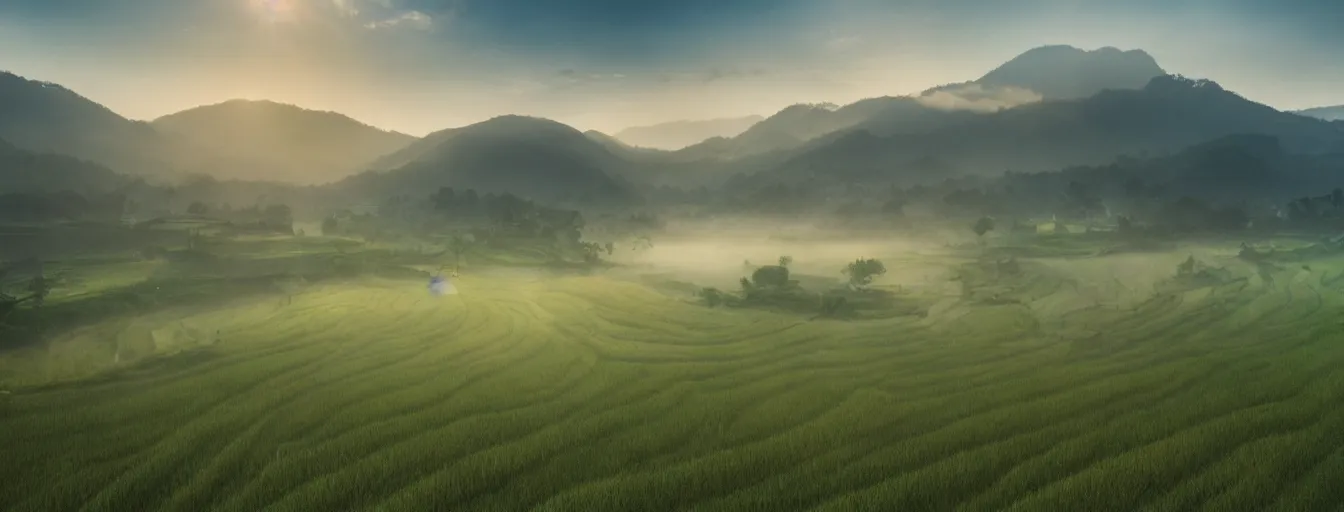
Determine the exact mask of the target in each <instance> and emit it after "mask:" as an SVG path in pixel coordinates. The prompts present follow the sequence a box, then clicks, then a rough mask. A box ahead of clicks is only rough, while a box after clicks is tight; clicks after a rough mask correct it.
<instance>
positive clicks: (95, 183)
mask: <svg viewBox="0 0 1344 512" xmlns="http://www.w3.org/2000/svg"><path fill="white" fill-rule="evenodd" d="M129 183H131V179H130V178H127V177H125V176H121V175H119V174H117V173H114V172H112V171H111V170H109V169H108V168H106V167H103V166H101V165H98V164H94V163H91V162H86V161H83V160H80V159H77V158H74V157H69V156H65V155H57V154H44V153H34V152H31V151H25V150H22V149H19V148H16V147H14V146H13V145H12V144H10V143H8V142H5V141H4V140H0V195H3V194H12V193H26V194H31V193H44V192H59V191H74V192H79V193H107V192H111V191H114V190H118V189H120V188H122V187H124V186H126V185H127V184H129Z"/></svg>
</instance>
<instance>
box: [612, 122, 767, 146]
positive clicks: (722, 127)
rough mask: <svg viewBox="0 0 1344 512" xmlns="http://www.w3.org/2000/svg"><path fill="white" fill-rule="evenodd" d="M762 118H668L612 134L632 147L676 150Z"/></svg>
mask: <svg viewBox="0 0 1344 512" xmlns="http://www.w3.org/2000/svg"><path fill="white" fill-rule="evenodd" d="M764 119H765V118H763V117H761V116H755V115H752V116H742V117H721V118H715V119H701V120H679V121H670V122H666V123H658V124H654V125H648V126H635V127H631V128H626V129H624V130H621V131H619V132H617V133H616V134H615V135H613V137H614V138H615V139H617V140H620V141H622V142H624V143H626V144H628V145H631V146H635V147H643V148H656V149H665V150H675V149H681V148H685V147H687V146H690V145H693V144H697V143H701V142H704V141H706V140H709V139H712V138H715V137H736V136H738V135H740V134H741V133H742V132H745V131H747V129H749V128H751V127H752V125H755V124H756V123H759V122H761V121H762V120H764Z"/></svg>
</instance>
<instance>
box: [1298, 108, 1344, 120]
mask: <svg viewBox="0 0 1344 512" xmlns="http://www.w3.org/2000/svg"><path fill="white" fill-rule="evenodd" d="M1297 113H1298V114H1302V115H1304V116H1308V117H1314V118H1317V119H1324V120H1326V121H1344V105H1337V106H1334V107H1316V108H1309V109H1306V110H1299V111H1297Z"/></svg>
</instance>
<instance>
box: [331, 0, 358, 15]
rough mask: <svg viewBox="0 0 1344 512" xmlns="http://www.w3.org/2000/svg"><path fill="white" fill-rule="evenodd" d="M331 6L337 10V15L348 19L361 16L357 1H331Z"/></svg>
mask: <svg viewBox="0 0 1344 512" xmlns="http://www.w3.org/2000/svg"><path fill="white" fill-rule="evenodd" d="M331 5H332V6H333V7H335V8H336V13H337V14H339V15H341V16H342V17H346V18H353V17H355V16H359V7H356V6H355V0H331Z"/></svg>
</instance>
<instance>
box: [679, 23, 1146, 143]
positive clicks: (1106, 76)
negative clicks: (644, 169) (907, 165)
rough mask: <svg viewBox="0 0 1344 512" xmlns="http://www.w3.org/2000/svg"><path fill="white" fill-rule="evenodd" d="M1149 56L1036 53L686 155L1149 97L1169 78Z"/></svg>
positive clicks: (797, 115)
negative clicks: (1127, 93)
mask: <svg viewBox="0 0 1344 512" xmlns="http://www.w3.org/2000/svg"><path fill="white" fill-rule="evenodd" d="M1165 75H1166V73H1165V72H1164V71H1163V70H1162V68H1161V67H1160V66H1158V65H1157V62H1156V61H1155V60H1154V59H1153V58H1152V56H1150V55H1148V54H1147V53H1145V52H1143V51H1142V50H1130V51H1120V50H1118V49H1115V48H1111V47H1106V48H1100V49H1097V50H1092V51H1085V50H1080V49H1078V48H1074V47H1072V46H1062V45H1061V46H1044V47H1040V48H1034V49H1031V50H1028V51H1026V52H1024V53H1022V54H1021V55H1018V56H1017V57H1015V58H1013V59H1012V60H1009V61H1008V62H1006V63H1004V64H1003V65H1001V66H999V67H997V68H995V69H994V70H992V71H990V72H989V73H987V74H985V75H984V76H983V77H981V78H979V79H977V80H974V81H970V82H963V83H956V84H948V85H942V86H938V87H934V88H930V89H928V90H926V91H923V92H921V93H919V94H916V95H912V96H900V97H892V96H885V97H879V98H869V99H864V100H860V101H857V102H855V103H852V104H849V105H845V106H843V107H839V106H836V105H832V104H813V105H793V106H790V107H788V108H785V109H784V110H781V111H780V112H778V113H776V114H775V115H773V116H770V117H768V118H766V119H764V120H762V121H760V122H758V123H756V124H755V125H752V126H751V128H749V129H747V130H746V131H745V132H743V133H742V134H741V135H738V136H736V137H731V138H729V137H724V138H717V139H710V140H706V141H704V142H702V143H700V144H696V145H692V146H690V147H687V148H685V149H682V150H681V152H683V153H685V154H688V155H694V156H696V157H701V158H741V157H743V156H749V155H755V154H761V153H764V152H769V151H777V150H785V149H792V148H797V147H799V146H801V145H803V143H805V142H807V141H811V140H814V139H816V138H818V137H821V136H823V135H826V134H831V133H835V132H838V131H841V130H845V129H851V128H863V129H867V130H869V131H872V132H873V133H875V134H879V135H897V134H906V133H918V132H921V131H928V130H930V129H938V128H940V127H943V126H947V125H950V124H955V123H959V122H963V121H965V120H967V119H970V118H973V117H975V116H974V114H984V113H994V112H997V111H999V110H1004V109H1009V108H1014V107H1019V106H1022V105H1028V104H1032V103H1036V102H1039V101H1041V100H1065V99H1081V98H1086V97H1089V96H1092V95H1095V94H1097V93H1100V92H1101V91H1103V90H1109V89H1142V88H1143V87H1144V86H1146V85H1147V84H1148V82H1149V81H1150V80H1152V79H1153V78H1154V77H1157V76H1165Z"/></svg>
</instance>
